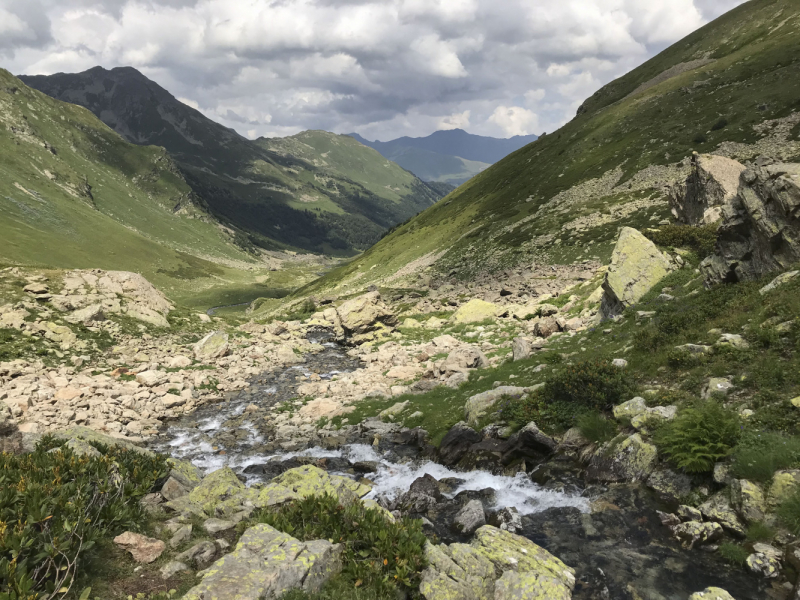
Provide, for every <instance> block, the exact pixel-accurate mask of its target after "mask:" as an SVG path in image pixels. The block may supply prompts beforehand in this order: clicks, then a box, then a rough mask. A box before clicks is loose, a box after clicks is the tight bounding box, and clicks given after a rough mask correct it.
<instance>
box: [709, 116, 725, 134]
mask: <svg viewBox="0 0 800 600" xmlns="http://www.w3.org/2000/svg"><path fill="white" fill-rule="evenodd" d="M727 126H728V119H726V118H725V117H723V118H721V119H720V120H719V121H717V122H716V123H714V124H713V125H712V126H711V131H719V130H720V129H725V128H726V127H727Z"/></svg>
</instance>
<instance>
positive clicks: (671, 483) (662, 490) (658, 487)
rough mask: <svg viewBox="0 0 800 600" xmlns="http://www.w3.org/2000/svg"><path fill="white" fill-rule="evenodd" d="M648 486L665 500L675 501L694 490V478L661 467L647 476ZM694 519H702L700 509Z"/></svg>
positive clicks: (668, 501)
mask: <svg viewBox="0 0 800 600" xmlns="http://www.w3.org/2000/svg"><path fill="white" fill-rule="evenodd" d="M647 487H649V488H650V489H652V490H653V491H655V492H656V494H658V496H659V498H660V499H661V500H662V501H663V502H667V503H675V502H679V501H680V500H682V499H683V498H685V497H686V496H688V495H689V494H690V493H691V492H692V480H691V479H689V477H688V476H686V475H684V474H683V473H676V472H675V471H673V470H671V469H659V470H657V471H653V473H652V474H651V475H650V477H648V478H647ZM678 514H680V513H678ZM694 520H696V521H700V520H702V518H700V512H699V511H698V513H697V518H695V519H694Z"/></svg>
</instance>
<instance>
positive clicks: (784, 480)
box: [768, 469, 800, 506]
mask: <svg viewBox="0 0 800 600" xmlns="http://www.w3.org/2000/svg"><path fill="white" fill-rule="evenodd" d="M798 486H800V470H797V469H786V470H782V471H776V472H775V474H774V475H773V476H772V485H771V486H770V488H769V494H768V503H769V505H770V506H777V505H779V504H780V503H781V502H783V501H784V500H786V499H787V498H789V497H790V496H791V495H792V494H794V493H795V492H796V491H797V490H798Z"/></svg>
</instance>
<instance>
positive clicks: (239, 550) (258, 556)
mask: <svg viewBox="0 0 800 600" xmlns="http://www.w3.org/2000/svg"><path fill="white" fill-rule="evenodd" d="M341 569H342V547H341V545H339V544H332V543H331V542H329V541H327V540H314V541H311V542H301V541H299V540H297V539H295V538H293V537H292V536H290V535H288V534H286V533H283V532H281V531H278V530H277V529H274V528H272V527H270V526H269V525H265V524H259V525H255V526H253V527H251V528H250V529H248V530H247V531H245V532H244V535H242V537H241V539H240V540H239V543H238V544H237V545H236V549H235V550H234V551H233V552H231V553H230V554H227V555H225V556H223V557H222V558H220V559H219V560H218V561H217V562H215V563H214V564H213V565H211V566H210V567H209V568H208V569H206V570H205V571H203V572H202V573H201V575H202V577H203V579H202V581H201V582H200V583H199V584H198V585H196V586H195V587H193V588H192V589H190V590H189V591H188V592H187V593H186V595H185V596H184V600H215V599H219V600H222V599H223V598H224V599H226V600H261V599H266V600H275V599H277V598H280V597H281V596H283V595H284V594H285V593H286V592H287V591H289V590H292V589H297V588H301V589H303V590H304V591H307V592H310V593H313V592H316V591H318V590H319V589H320V588H321V587H322V585H323V584H324V583H325V582H326V581H327V580H328V579H329V578H330V577H331V576H332V575H335V574H336V573H338V572H339V571H341Z"/></svg>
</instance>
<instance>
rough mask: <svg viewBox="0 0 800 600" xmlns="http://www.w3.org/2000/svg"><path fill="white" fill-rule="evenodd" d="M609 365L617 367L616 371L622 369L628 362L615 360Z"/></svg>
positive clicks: (622, 359)
mask: <svg viewBox="0 0 800 600" xmlns="http://www.w3.org/2000/svg"><path fill="white" fill-rule="evenodd" d="M611 364H612V365H614V366H615V367H617V368H618V369H624V368H625V367H627V366H628V361H627V360H625V359H624V358H615V359H614V360H612V361H611Z"/></svg>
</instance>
